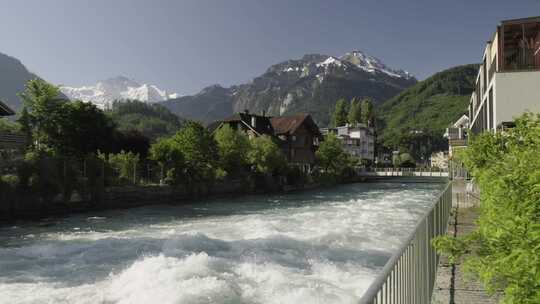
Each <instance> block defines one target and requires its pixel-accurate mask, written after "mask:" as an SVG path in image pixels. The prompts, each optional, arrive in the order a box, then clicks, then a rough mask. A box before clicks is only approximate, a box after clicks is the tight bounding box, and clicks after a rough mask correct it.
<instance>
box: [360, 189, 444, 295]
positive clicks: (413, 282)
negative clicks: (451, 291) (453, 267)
mask: <svg viewBox="0 0 540 304" xmlns="http://www.w3.org/2000/svg"><path fill="white" fill-rule="evenodd" d="M451 208H452V185H451V184H448V185H447V186H446V188H445V189H444V191H443V192H442V194H441V196H440V197H439V198H438V199H437V202H436V203H435V205H434V206H433V207H432V208H431V210H430V211H429V212H428V213H427V214H426V215H425V216H424V217H423V218H422V219H421V220H420V221H419V223H418V225H417V226H416V229H415V230H414V232H413V233H412V234H411V235H410V236H409V238H408V239H407V241H406V242H405V243H404V244H403V245H402V246H401V248H400V249H399V250H398V251H397V253H396V254H395V255H394V256H392V257H391V258H390V260H389V261H388V262H387V263H386V265H385V266H384V268H383V270H382V273H381V274H380V275H379V276H378V277H377V278H376V279H375V282H373V284H371V286H370V287H369V288H368V290H367V291H366V292H365V293H364V296H363V297H362V299H361V300H360V303H362V304H381V303H384V304H393V303H400V304H409V303H410V304H428V303H431V294H432V292H433V286H434V285H435V278H436V274H437V265H438V264H439V256H438V255H437V253H436V252H435V249H434V248H433V246H431V240H432V239H433V238H434V237H436V236H439V235H443V234H445V233H446V228H447V224H448V218H449V217H450V210H451Z"/></svg>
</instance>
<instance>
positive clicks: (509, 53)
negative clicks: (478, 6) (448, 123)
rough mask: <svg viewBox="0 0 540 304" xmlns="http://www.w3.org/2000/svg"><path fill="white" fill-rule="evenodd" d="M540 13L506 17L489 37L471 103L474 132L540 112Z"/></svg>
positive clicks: (511, 122)
mask: <svg viewBox="0 0 540 304" xmlns="http://www.w3.org/2000/svg"><path fill="white" fill-rule="evenodd" d="M539 84H540V17H532V18H523V19H514V20H506V21H502V22H501V23H500V24H499V26H497V30H496V31H495V33H494V35H493V37H492V39H491V40H490V41H488V43H487V45H486V47H485V49H484V54H483V58H482V65H481V66H480V69H479V71H478V75H477V77H476V88H475V90H474V92H473V94H472V96H471V99H470V103H469V115H468V116H469V119H470V129H471V132H472V133H474V134H477V133H480V132H483V131H492V132H496V131H497V130H499V129H501V128H504V127H508V126H512V125H513V121H514V119H515V118H516V117H518V116H520V115H521V114H522V113H524V112H525V111H531V112H535V113H538V112H540V86H539Z"/></svg>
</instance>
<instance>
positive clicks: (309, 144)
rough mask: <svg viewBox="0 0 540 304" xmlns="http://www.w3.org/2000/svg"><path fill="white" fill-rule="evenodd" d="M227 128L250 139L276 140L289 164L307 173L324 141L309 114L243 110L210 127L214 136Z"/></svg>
mask: <svg viewBox="0 0 540 304" xmlns="http://www.w3.org/2000/svg"><path fill="white" fill-rule="evenodd" d="M224 125H228V126H230V127H231V128H233V129H234V130H241V131H242V132H245V133H246V134H247V135H248V136H249V137H250V138H252V137H256V136H262V135H268V136H271V137H273V138H274V139H275V140H276V142H277V143H278V145H279V147H280V148H281V149H282V151H283V153H284V154H285V155H286V156H287V160H288V161H289V163H291V164H296V165H298V166H300V167H302V169H303V170H305V171H309V170H310V168H311V167H312V166H313V164H314V163H315V151H316V150H317V148H318V145H319V141H320V140H321V139H322V135H321V133H320V131H319V127H318V126H317V124H315V122H314V121H313V119H312V118H311V115H308V114H298V115H291V116H279V117H269V116H266V115H264V114H263V115H256V114H250V113H249V112H248V111H244V112H243V113H236V114H234V115H232V116H230V117H228V118H225V119H223V120H220V121H216V122H213V123H211V124H209V125H208V127H207V128H208V129H209V130H210V132H212V133H214V132H216V131H217V130H218V129H219V128H221V127H222V126H224Z"/></svg>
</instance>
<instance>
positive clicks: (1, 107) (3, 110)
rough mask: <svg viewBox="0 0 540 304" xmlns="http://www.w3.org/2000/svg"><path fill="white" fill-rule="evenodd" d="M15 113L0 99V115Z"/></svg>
mask: <svg viewBox="0 0 540 304" xmlns="http://www.w3.org/2000/svg"><path fill="white" fill-rule="evenodd" d="M10 115H15V111H13V110H12V109H11V108H10V107H8V106H7V105H6V104H5V103H3V102H2V101H1V100H0V116H10Z"/></svg>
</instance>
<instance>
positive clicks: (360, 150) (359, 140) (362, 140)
mask: <svg viewBox="0 0 540 304" xmlns="http://www.w3.org/2000/svg"><path fill="white" fill-rule="evenodd" d="M321 131H322V133H323V134H328V133H334V134H336V135H337V137H338V138H339V139H340V140H341V142H342V144H343V148H344V149H345V150H346V151H347V152H348V153H349V154H351V155H353V156H355V157H358V158H360V159H366V160H369V161H374V160H375V129H374V128H371V127H368V126H366V125H365V124H357V125H355V126H352V125H348V124H347V125H345V126H341V127H337V128H324V129H321Z"/></svg>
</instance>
